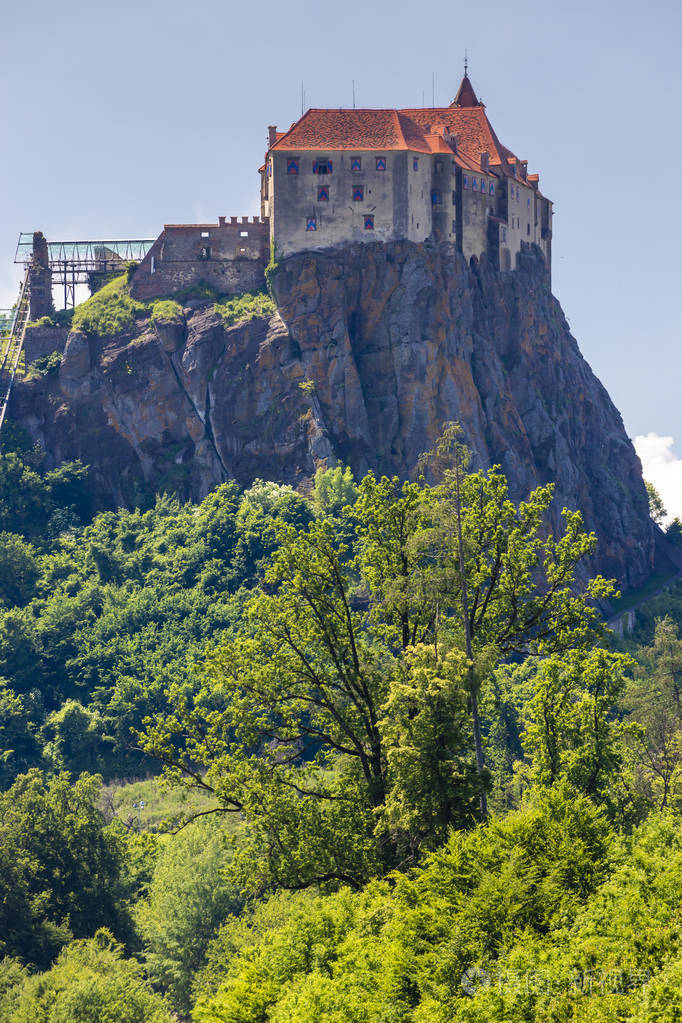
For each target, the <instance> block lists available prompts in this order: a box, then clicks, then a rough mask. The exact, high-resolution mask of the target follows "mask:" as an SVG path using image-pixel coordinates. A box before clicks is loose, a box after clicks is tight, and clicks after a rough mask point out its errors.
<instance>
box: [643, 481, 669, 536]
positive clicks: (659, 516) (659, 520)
mask: <svg viewBox="0 0 682 1023" xmlns="http://www.w3.org/2000/svg"><path fill="white" fill-rule="evenodd" d="M644 486H645V487H646V492H647V497H648V498H649V514H650V515H651V518H652V519H653V520H654V522H655V523H656V525H657V526H661V525H663V522H664V521H665V519H666V517H667V515H668V513H667V511H666V510H665V505H664V504H663V501H662V500H661V495H660V494H659V492H658V491H657V490H656V487H655V486H654V485H653V483H649V481H648V480H645V481H644Z"/></svg>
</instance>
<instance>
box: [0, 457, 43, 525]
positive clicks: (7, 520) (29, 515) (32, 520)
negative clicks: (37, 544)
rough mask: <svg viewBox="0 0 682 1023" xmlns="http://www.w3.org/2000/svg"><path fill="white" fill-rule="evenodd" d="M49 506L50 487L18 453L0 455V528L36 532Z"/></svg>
mask: <svg viewBox="0 0 682 1023" xmlns="http://www.w3.org/2000/svg"><path fill="white" fill-rule="evenodd" d="M51 510H52V500H51V495H50V488H49V487H48V486H47V484H46V483H45V482H44V481H43V480H42V479H41V477H40V476H39V475H38V473H37V472H36V471H35V470H34V469H33V468H31V466H29V465H27V464H26V463H25V462H23V461H22V459H21V458H20V457H19V455H18V454H15V453H14V452H11V451H10V452H9V453H7V454H2V455H0V530H3V531H6V532H9V533H20V534H21V535H22V536H37V535H40V533H41V532H42V531H43V530H44V528H45V525H46V523H47V519H48V517H49V514H50V511H51Z"/></svg>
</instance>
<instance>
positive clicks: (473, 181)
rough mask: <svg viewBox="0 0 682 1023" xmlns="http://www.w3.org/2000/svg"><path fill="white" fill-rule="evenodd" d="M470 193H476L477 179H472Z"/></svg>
mask: <svg viewBox="0 0 682 1023" xmlns="http://www.w3.org/2000/svg"><path fill="white" fill-rule="evenodd" d="M471 191H472V192H477V191H478V178H472V179H471Z"/></svg>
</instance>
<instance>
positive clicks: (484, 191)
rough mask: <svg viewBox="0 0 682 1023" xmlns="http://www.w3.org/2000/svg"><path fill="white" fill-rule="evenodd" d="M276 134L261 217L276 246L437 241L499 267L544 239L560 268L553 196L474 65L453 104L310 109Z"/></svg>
mask: <svg viewBox="0 0 682 1023" xmlns="http://www.w3.org/2000/svg"><path fill="white" fill-rule="evenodd" d="M269 133H270V134H269V143H268V144H269V149H268V153H267V156H266V161H265V164H264V166H263V167H262V168H261V215H262V217H263V218H265V217H267V218H269V222H270V237H271V240H272V242H273V244H274V246H275V249H276V254H277V256H288V255H291V254H292V253H294V252H301V251H305V250H309V249H318V248H329V247H332V246H335V245H344V244H347V243H349V242H363V241H381V242H389V241H396V240H398V239H406V240H408V241H412V242H424V241H426V240H427V239H432V240H434V241H437V242H449V243H451V244H453V245H455V246H456V248H457V249H458V250H459V251H460V252H461V253H462V254H463V255H464V257H465V258H466V259H467V260H469V259H471V257H476V258H480V257H481V256H482V255H484V254H485V255H486V256H487V257H488V258H489V259H490V260H491V262H492V263H493V265H494V266H495V267H497V268H498V269H500V270H510V269H513V268H514V266H515V265H516V256H517V254H518V253H519V252H520V251H521V247H522V246H523V245H526V244H527V245H537V246H538V247H539V248H540V249H541V251H542V253H543V255H544V257H545V261H546V264H547V268H548V270H549V269H550V265H551V238H552V204H551V202H550V201H549V199H545V198H544V196H543V195H542V194H541V193H540V189H539V178H538V175H537V174H528V163H527V161H525V160H519V159H518V158H517V157H516V156H515V155H514V154H513V153H512V152H511V150H509V149H507V147H506V146H503V145H502V143H501V142H500V141H499V139H498V138H497V135H496V134H495V132H494V130H493V128H492V126H491V124H490V121H489V120H488V117H487V115H486V112H485V106H484V104H483V103H481V102H480V101H479V100H478V99H477V97H476V93H475V92H474V89H473V86H472V84H471V81H470V79H469V76H468V73H467V71H466V69H465V73H464V78H463V80H462V83H461V85H460V87H459V90H458V92H457V95H456V96H455V99H454V100H453V102H452V103H451V104H450V106H448V107H428V108H419V109H416V110H415V109H412V110H355V109H352V110H308V111H307V112H306V113H305V114H304V115H303V116H302V117H301V118H300V120H298V121H296V122H295V123H294V124H292V126H291V128H289V130H288V131H286V132H278V131H277V129H276V128H274V127H271V128H270V129H269Z"/></svg>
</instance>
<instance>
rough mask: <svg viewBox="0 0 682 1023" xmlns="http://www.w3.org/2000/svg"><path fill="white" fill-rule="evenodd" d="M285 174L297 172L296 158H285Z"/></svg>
mask: <svg viewBox="0 0 682 1023" xmlns="http://www.w3.org/2000/svg"><path fill="white" fill-rule="evenodd" d="M287 174H298V160H287Z"/></svg>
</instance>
